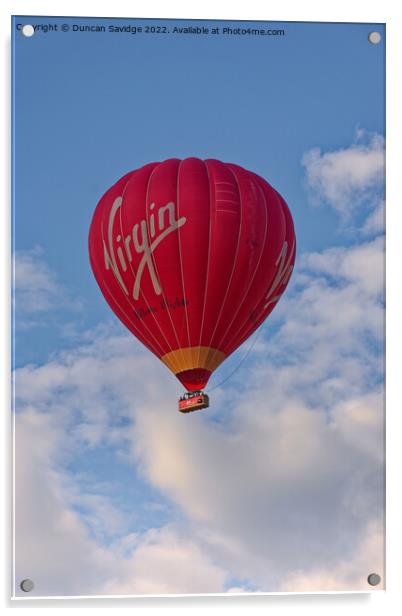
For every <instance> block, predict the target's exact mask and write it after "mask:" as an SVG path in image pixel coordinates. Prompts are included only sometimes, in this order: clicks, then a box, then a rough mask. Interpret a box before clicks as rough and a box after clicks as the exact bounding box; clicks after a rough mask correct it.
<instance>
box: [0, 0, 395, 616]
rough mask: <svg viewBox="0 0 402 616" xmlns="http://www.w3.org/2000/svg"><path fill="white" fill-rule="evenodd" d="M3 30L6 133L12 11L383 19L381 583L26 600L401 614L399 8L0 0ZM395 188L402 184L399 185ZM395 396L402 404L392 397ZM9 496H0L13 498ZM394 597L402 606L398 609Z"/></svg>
mask: <svg viewBox="0 0 402 616" xmlns="http://www.w3.org/2000/svg"><path fill="white" fill-rule="evenodd" d="M0 11H1V13H0V14H1V17H2V19H1V22H0V24H1V29H2V37H3V40H2V42H3V49H4V50H5V55H4V59H3V62H2V65H1V67H2V71H3V73H4V74H3V79H2V81H3V86H5V87H3V92H4V93H5V94H4V95H3V97H2V106H3V109H2V118H3V135H7V136H9V135H10V130H9V125H10V117H9V114H10V105H9V102H8V92H9V91H10V89H9V77H10V70H9V62H10V15H12V14H17V15H18V14H20V15H24V14H25V15H48V16H50V15H54V16H56V15H60V16H61V15H66V16H74V15H77V16H80V15H81V16H99V17H102V16H106V17H113V16H116V17H161V18H162V17H171V18H200V19H256V20H257V19H262V20H277V21H332V22H351V21H354V22H377V23H384V22H386V24H387V304H388V308H387V579H386V587H387V590H386V591H385V592H384V591H376V592H373V593H370V594H368V593H352V594H349V593H330V594H328V593H321V594H297V595H294V594H292V595H287V596H283V595H281V596H278V594H270V595H269V596H265V595H252V596H241V597H234V596H230V595H229V596H227V595H225V596H216V595H209V596H202V597H197V598H194V597H193V596H191V597H189V596H184V597H182V598H179V597H178V596H175V597H168V598H155V597H154V598H149V599H147V598H144V597H141V598H127V597H124V598H121V599H117V598H116V597H113V598H88V599H86V598H83V597H79V598H76V599H74V600H73V601H71V599H72V598H68V599H63V598H60V599H55V598H50V599H43V598H38V599H33V598H27V599H25V598H24V599H23V606H24V607H44V608H51V609H53V610H55V609H61V608H64V609H65V608H67V609H74V610H77V609H97V608H99V607H104V608H105V609H108V610H112V611H114V610H115V609H116V608H118V607H126V608H128V607H131V608H133V607H135V609H136V611H137V612H138V609H140V610H142V609H144V610H146V612H145V613H146V614H149V613H150V610H151V612H152V611H154V610H155V609H159V608H162V609H164V610H165V611H167V612H173V611H174V612H176V611H177V609H178V608H184V609H186V610H187V611H190V613H192V612H193V610H194V609H199V608H201V609H202V608H204V609H211V607H219V609H220V610H221V611H223V612H225V611H226V612H228V610H231V609H236V608H237V609H243V610H244V609H245V610H247V612H249V611H253V610H255V609H258V608H265V609H267V608H268V609H269V608H271V609H272V608H278V609H280V610H281V613H284V614H287V613H290V611H296V610H297V612H298V613H300V611H302V612H303V611H304V610H306V611H307V610H308V612H309V613H314V612H317V613H320V614H321V613H322V612H323V611H324V612H325V614H327V613H332V612H336V613H338V612H339V610H342V611H343V612H345V611H346V614H348V613H352V612H353V615H356V616H358V615H359V614H375V615H376V616H377V615H378V614H379V613H381V614H395V613H398V612H399V613H402V601H401V595H400V591H402V582H401V580H402V578H401V565H400V559H401V549H402V541H401V520H402V498H401V496H400V481H401V479H400V475H401V473H400V472H399V467H400V462H401V453H400V452H401V448H402V420H401V417H402V415H401V413H402V409H401V405H400V395H399V387H398V385H399V381H400V379H401V376H400V372H401V361H400V356H401V353H400V351H399V343H400V335H399V331H398V323H399V322H400V320H401V317H402V301H401V291H400V288H401V281H400V273H399V271H398V267H397V265H395V264H397V263H398V261H400V260H401V254H400V252H401V251H400V248H399V246H400V245H401V240H400V238H399V229H401V227H402V226H401V224H400V223H401V218H402V215H401V203H400V202H401V199H400V188H399V186H398V179H399V177H400V175H401V174H400V170H399V166H400V163H399V165H398V155H399V160H400V144H401V142H402V139H401V125H400V122H399V119H398V110H399V113H400V110H401V109H402V97H401V80H400V66H401V62H400V60H399V62H398V58H399V59H400V58H401V57H402V53H401V39H402V19H401V10H400V8H399V7H398V3H397V2H395V1H394V0H381V1H379V0H377V1H375V2H374V1H372V0H370V1H366V2H363V1H362V2H356V1H355V2H351V1H350V0H336V1H334V2H331V3H329V2H323V1H322V0H320V1H315V0H314V1H313V0H280V2H277V3H275V4H271V3H269V2H266V3H264V2H261V1H260V2H259V1H258V0H247V2H245V3H241V4H237V5H236V4H234V3H233V2H228V1H224V0H203V2H201V3H200V4H199V5H197V4H193V3H191V2H188V1H187V2H185V1H183V0H182V1H179V0H169V2H162V1H154V2H152V4H150V3H147V2H145V1H141V2H136V1H135V0H134V1H131V2H129V1H128V0H125V1H123V0H113V2H110V4H109V3H106V2H104V3H102V4H99V3H95V2H93V0H92V1H90V0H70V1H69V2H66V1H63V0H60V1H59V2H57V3H55V2H54V1H51V0H46V1H44V0H42V1H36V0H34V1H32V0H31V1H29V0H14V1H11V0H4V1H3V2H2V4H1V7H0ZM9 141H10V140H9V138H7V139H6V140H5V143H4V146H3V148H2V150H1V155H2V157H3V158H4V164H3V165H2V170H3V173H4V177H3V186H5V190H4V199H3V204H5V207H4V208H3V210H4V211H5V215H4V217H3V224H2V225H1V233H2V236H1V239H2V246H3V258H2V267H1V268H0V271H1V282H2V284H3V290H4V291H3V292H4V296H5V298H6V302H4V303H2V304H1V308H2V317H3V326H4V327H2V328H1V331H2V335H4V334H5V335H4V340H2V342H3V344H2V350H3V353H2V354H1V362H2V367H3V368H4V370H3V374H4V375H5V377H4V382H3V384H4V387H3V388H2V391H3V392H4V393H3V405H2V407H3V408H2V410H3V417H4V421H5V426H4V427H5V429H4V430H3V445H4V447H3V452H4V455H3V458H2V462H3V464H2V471H3V472H2V474H1V476H2V479H3V483H4V485H5V489H6V490H7V491H8V493H9V492H10V479H9V476H10V470H11V469H10V466H11V463H10V457H11V454H10V442H9V436H10V420H9V409H10V387H9V376H8V375H9V368H10V361H9V349H10V346H9V331H10V329H9V328H10V322H9V301H8V299H7V298H8V294H9V285H10V275H9V264H10V258H9V249H10V215H9V213H7V209H8V204H9V201H10V179H9V178H10V163H9ZM398 189H399V190H398ZM398 402H399V404H398ZM9 500H10V498H9V497H8V496H6V498H5V499H3V502H6V503H7V501H8V502H9ZM2 516H3V518H2V521H3V525H2V528H3V530H4V531H5V535H6V537H5V541H4V542H3V545H7V546H8V550H5V551H4V550H3V559H2V560H1V564H2V566H3V569H4V570H3V571H2V573H1V575H0V579H1V584H2V590H3V592H2V597H3V606H4V607H5V608H6V609H7V608H14V609H23V607H18V606H19V605H20V603H16V602H15V601H14V602H13V603H11V602H10V600H9V599H8V597H9V594H10V581H9V580H10V557H11V549H10V539H9V534H10V514H9V512H8V511H7V510H6V511H3V512H2ZM398 605H399V609H398Z"/></svg>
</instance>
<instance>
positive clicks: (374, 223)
mask: <svg viewBox="0 0 402 616" xmlns="http://www.w3.org/2000/svg"><path fill="white" fill-rule="evenodd" d="M384 228H385V201H384V200H381V201H380V202H379V204H378V205H377V206H376V208H375V209H374V210H373V211H372V212H371V214H370V215H369V216H368V217H367V219H366V220H365V222H364V225H363V227H362V230H361V231H362V234H363V235H365V236H373V235H377V234H378V233H383V232H384Z"/></svg>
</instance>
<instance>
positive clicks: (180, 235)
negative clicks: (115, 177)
mask: <svg viewBox="0 0 402 616" xmlns="http://www.w3.org/2000/svg"><path fill="white" fill-rule="evenodd" d="M295 248H296V239H295V233H294V227H293V221H292V217H291V214H290V212H289V209H288V207H287V205H286V203H285V201H284V199H283V198H282V197H281V196H280V195H279V193H278V192H277V191H276V190H275V189H274V188H272V186H270V185H269V184H268V182H266V180H264V179H263V178H262V177H260V176H258V175H256V174H255V173H252V172H251V171H246V170H245V169H243V168H242V167H239V166H238V165H234V164H229V163H222V162H220V161H218V160H213V159H209V160H204V161H203V160H200V159H198V158H186V159H185V160H178V159H174V158H173V159H169V160H166V161H164V162H161V163H158V162H155V163H150V164H148V165H145V166H144V167H141V168H140V169H137V170H135V171H132V172H130V173H127V174H126V175H125V176H123V177H122V178H121V179H120V180H119V181H118V182H116V184H114V185H113V186H112V187H111V188H110V189H109V190H108V191H107V192H106V193H105V194H104V196H103V197H102V198H101V200H100V201H99V203H98V205H97V208H96V210H95V213H94V216H93V220H92V223H91V227H90V231H89V254H90V261H91V265H92V269H93V272H94V275H95V278H96V280H97V282H98V284H99V286H100V289H101V291H102V293H103V295H104V296H105V298H106V300H107V302H108V303H109V305H110V307H111V308H112V310H113V311H114V312H115V314H116V315H117V316H118V317H119V319H120V320H121V321H122V322H123V323H124V325H126V327H128V329H129V330H130V331H131V332H132V333H133V334H134V336H136V337H137V338H138V339H139V340H141V342H142V343H143V344H144V345H145V346H146V347H147V348H148V349H149V350H150V351H152V352H153V353H155V355H156V356H157V357H159V358H160V359H161V360H162V361H163V362H164V363H165V364H166V366H167V367H168V368H169V369H170V370H171V371H172V372H173V373H174V374H175V375H176V376H177V378H178V379H179V380H180V381H181V383H182V384H183V385H184V386H185V387H186V389H187V390H189V391H196V390H199V389H203V388H204V387H205V385H206V383H207V382H208V379H209V377H210V376H211V373H212V372H213V371H214V370H215V369H216V368H217V367H218V366H219V365H220V364H221V363H222V362H223V361H224V360H225V359H226V358H227V357H228V356H229V355H230V354H231V353H233V351H235V349H237V347H238V346H239V345H240V344H242V342H244V341H245V340H246V339H247V338H248V337H249V336H250V335H251V334H252V333H253V332H254V330H255V329H257V327H258V326H259V325H260V324H261V323H262V322H263V321H264V319H266V317H267V316H268V315H269V313H270V312H271V311H272V309H273V308H274V307H275V305H276V303H277V302H278V300H279V298H280V297H281V295H282V293H283V292H284V290H285V288H286V285H287V283H288V281H289V278H290V275H291V273H292V270H293V264H294V260H295Z"/></svg>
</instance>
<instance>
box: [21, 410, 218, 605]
mask: <svg viewBox="0 0 402 616" xmlns="http://www.w3.org/2000/svg"><path fill="white" fill-rule="evenodd" d="M16 422H17V426H16V436H17V439H16V441H17V442H16V477H15V484H16V519H15V530H16V533H15V536H16V582H17V585H18V582H19V581H20V580H22V579H24V578H30V579H32V580H33V581H34V584H35V587H34V591H33V593H32V594H34V595H36V596H47V595H49V596H52V595H87V594H100V595H114V594H170V593H183V594H186V593H197V592H222V591H223V588H224V581H225V578H226V576H227V572H226V571H224V570H223V569H222V568H220V567H219V566H217V565H216V564H214V563H213V562H212V561H211V560H210V558H209V556H208V555H207V554H205V553H203V551H202V550H201V549H200V547H199V546H198V545H197V544H196V543H195V542H194V541H192V540H191V539H190V538H188V537H186V536H185V535H184V534H183V532H182V531H181V530H180V528H178V527H175V526H174V525H168V526H166V527H162V528H159V529H150V530H148V531H147V532H145V533H142V534H132V533H129V534H125V532H126V531H125V523H124V519H123V520H122V516H121V514H120V513H119V511H118V510H116V508H115V507H114V506H113V505H112V503H110V502H108V500H107V499H106V498H105V497H102V496H100V495H96V494H84V493H80V492H79V491H78V490H77V488H76V487H74V485H73V482H72V478H71V477H70V476H69V475H68V474H67V473H66V471H65V470H63V461H64V460H65V459H69V453H68V451H69V446H70V445H71V443H67V446H66V440H67V441H68V435H66V434H65V432H64V429H63V426H61V425H58V424H59V422H58V418H57V417H53V416H52V415H49V414H44V413H41V412H38V411H35V410H33V409H26V410H25V411H24V412H23V413H21V414H19V415H18V416H17V419H16ZM77 504H79V505H80V507H86V509H87V511H88V514H87V515H85V516H84V517H83V516H82V515H79V514H78V513H77V512H76V511H75V510H74V507H73V505H77ZM88 525H89V526H90V527H91V533H89V531H88ZM119 528H120V530H121V533H120V537H121V538H120V539H119V540H117V541H115V542H114V543H112V544H111V545H109V546H108V547H105V546H103V545H102V542H101V541H99V536H98V535H99V534H102V533H103V531H104V530H105V529H107V531H108V532H112V531H115V532H116V531H117V530H118V529H119ZM99 531H100V533H99ZM16 594H17V595H21V594H24V593H23V592H22V591H20V590H19V589H18V587H17V588H16Z"/></svg>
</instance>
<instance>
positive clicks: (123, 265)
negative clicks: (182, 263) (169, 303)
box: [103, 197, 187, 300]
mask: <svg viewBox="0 0 402 616" xmlns="http://www.w3.org/2000/svg"><path fill="white" fill-rule="evenodd" d="M122 201H123V199H122V197H117V199H115V201H114V202H113V205H112V207H111V210H110V214H109V221H108V231H107V244H106V242H105V239H103V254H104V259H105V267H106V269H107V270H108V269H111V270H112V272H113V274H114V276H115V278H116V280H117V282H118V283H119V285H120V287H121V288H122V289H123V291H124V293H125V294H126V295H129V292H128V290H127V287H126V285H125V283H124V280H123V278H122V275H121V270H123V272H125V271H127V262H128V263H131V262H132V260H133V254H132V249H131V248H130V244H131V243H132V245H133V247H134V251H135V252H136V253H137V254H139V255H140V254H143V257H142V259H141V261H140V262H139V264H138V268H137V273H136V274H135V280H134V285H133V290H132V296H133V298H134V299H135V300H137V299H138V297H139V294H140V288H141V279H142V274H143V272H144V269H145V267H147V269H148V273H149V275H150V278H151V281H152V284H153V287H154V291H155V293H156V294H157V295H160V294H161V292H162V289H161V286H160V282H159V280H158V277H157V275H156V272H155V267H154V262H153V259H152V254H153V252H154V250H155V248H156V247H157V246H158V245H159V244H160V242H161V241H162V240H163V239H164V238H165V237H167V236H168V235H169V234H170V233H172V232H173V231H175V230H176V229H178V228H179V227H182V226H183V225H184V223H185V222H186V220H187V219H186V218H185V216H182V217H181V218H179V219H178V220H176V219H175V204H174V203H173V201H170V202H169V203H167V204H166V205H164V206H161V207H160V208H159V209H158V213H157V216H156V219H157V223H158V231H159V232H160V233H159V235H158V236H157V237H156V238H155V239H154V240H153V241H152V242H151V243H150V241H149V239H150V238H151V239H152V238H154V237H155V235H156V233H157V229H156V221H155V215H154V214H153V213H152V214H151V216H150V220H149V223H147V221H146V220H141V221H140V223H138V224H135V225H134V227H133V229H132V232H131V234H130V235H127V236H126V237H125V238H124V240H123V239H122V236H121V235H117V236H116V242H118V243H119V244H120V245H119V246H118V248H117V255H118V257H119V262H118V261H117V259H116V255H115V250H114V245H113V226H114V221H115V218H116V214H117V212H118V210H119V208H120V206H121V204H122ZM154 207H155V204H154V203H151V205H150V210H153V208H154ZM166 214H167V216H166ZM166 218H167V219H168V226H167V227H166V228H165V223H166Z"/></svg>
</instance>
